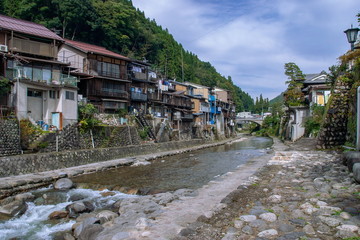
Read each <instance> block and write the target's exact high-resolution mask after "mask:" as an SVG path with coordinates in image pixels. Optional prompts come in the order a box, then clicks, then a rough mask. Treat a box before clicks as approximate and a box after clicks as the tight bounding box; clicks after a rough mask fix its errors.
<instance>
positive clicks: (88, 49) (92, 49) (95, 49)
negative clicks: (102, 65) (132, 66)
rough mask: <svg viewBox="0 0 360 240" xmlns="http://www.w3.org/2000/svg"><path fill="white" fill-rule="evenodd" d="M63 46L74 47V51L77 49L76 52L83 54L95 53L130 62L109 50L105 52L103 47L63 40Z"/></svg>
mask: <svg viewBox="0 0 360 240" xmlns="http://www.w3.org/2000/svg"><path fill="white" fill-rule="evenodd" d="M65 44H67V45H69V46H72V47H74V48H76V49H78V50H80V51H82V52H85V53H96V54H99V55H106V56H111V57H115V58H120V59H124V60H129V61H130V58H127V57H125V56H123V55H120V54H117V53H114V52H112V51H110V50H107V49H106V48H104V47H100V46H96V45H93V44H89V43H83V42H77V41H73V40H68V39H65Z"/></svg>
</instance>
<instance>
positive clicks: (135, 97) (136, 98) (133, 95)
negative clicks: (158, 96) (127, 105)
mask: <svg viewBox="0 0 360 240" xmlns="http://www.w3.org/2000/svg"><path fill="white" fill-rule="evenodd" d="M131 100H133V101H140V102H146V101H147V95H146V94H145V93H137V92H131Z"/></svg>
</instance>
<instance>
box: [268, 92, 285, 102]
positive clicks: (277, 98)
mask: <svg viewBox="0 0 360 240" xmlns="http://www.w3.org/2000/svg"><path fill="white" fill-rule="evenodd" d="M281 102H284V93H283V92H282V93H280V95H278V96H277V97H275V98H273V99H271V100H270V102H269V103H270V105H272V104H274V103H281Z"/></svg>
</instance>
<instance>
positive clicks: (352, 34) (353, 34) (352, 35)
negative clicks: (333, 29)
mask: <svg viewBox="0 0 360 240" xmlns="http://www.w3.org/2000/svg"><path fill="white" fill-rule="evenodd" d="M359 30H360V29H359V28H353V26H352V25H351V28H349V29H347V30H345V31H344V33H345V34H346V37H347V39H348V42H349V43H350V44H351V50H354V43H355V42H356V39H357V35H358V32H359Z"/></svg>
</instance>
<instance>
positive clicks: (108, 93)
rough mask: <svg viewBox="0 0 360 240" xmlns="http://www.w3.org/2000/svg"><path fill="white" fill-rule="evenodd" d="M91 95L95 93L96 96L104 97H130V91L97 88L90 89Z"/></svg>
mask: <svg viewBox="0 0 360 240" xmlns="http://www.w3.org/2000/svg"><path fill="white" fill-rule="evenodd" d="M89 95H94V96H104V97H117V98H124V99H128V98H129V93H128V92H126V91H124V90H112V91H111V90H110V89H109V90H108V89H106V88H105V89H104V88H103V89H101V90H97V89H91V90H90V91H89Z"/></svg>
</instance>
